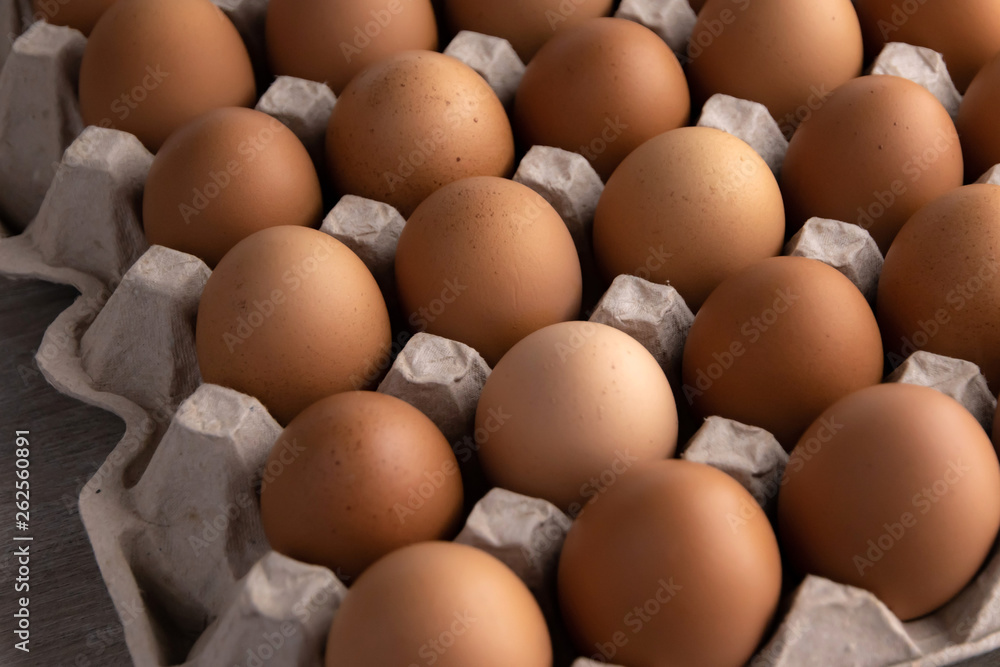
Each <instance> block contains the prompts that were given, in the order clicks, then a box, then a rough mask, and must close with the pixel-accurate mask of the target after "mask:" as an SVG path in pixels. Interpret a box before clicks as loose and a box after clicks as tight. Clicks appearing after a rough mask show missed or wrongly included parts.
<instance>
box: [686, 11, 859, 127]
mask: <svg viewBox="0 0 1000 667" xmlns="http://www.w3.org/2000/svg"><path fill="white" fill-rule="evenodd" d="M687 57H688V61H687V70H688V78H689V81H690V84H691V92H692V96H693V97H694V99H695V101H696V103H697V104H701V103H704V102H705V101H706V100H707V99H708V98H709V97H711V96H712V95H715V94H717V93H723V94H726V95H732V96H733V97H739V98H742V99H747V100H753V101H754V102H760V103H761V104H763V105H764V106H766V107H767V109H768V111H770V112H771V115H772V116H774V118H775V120H777V121H778V125H779V126H780V127H781V129H782V130H783V131H784V132H785V134H791V132H792V131H793V130H794V129H795V127H796V126H797V125H798V123H799V121H800V120H801V118H802V117H803V116H804V115H806V114H808V112H809V111H810V110H812V109H816V108H817V107H819V106H821V105H822V104H823V102H824V101H825V99H826V97H827V96H828V95H829V93H830V91H832V90H833V89H834V88H837V87H838V86H840V85H841V84H843V83H846V82H847V81H849V80H851V79H853V78H854V77H856V76H858V75H859V74H861V64H862V59H863V58H864V48H863V45H862V40H861V26H860V25H859V23H858V17H857V15H856V14H855V13H854V7H853V6H852V4H851V0H809V2H801V1H800V0H763V1H762V0H708V1H707V2H705V3H704V7H702V9H701V11H700V12H699V13H698V21H697V23H696V24H695V27H694V32H693V33H692V35H691V40H690V42H689V43H688V49H687Z"/></svg>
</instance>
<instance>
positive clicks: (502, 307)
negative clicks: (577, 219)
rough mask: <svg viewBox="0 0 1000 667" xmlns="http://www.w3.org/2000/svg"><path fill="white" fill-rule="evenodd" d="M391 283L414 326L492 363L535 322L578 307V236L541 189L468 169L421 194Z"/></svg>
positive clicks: (565, 315)
mask: <svg viewBox="0 0 1000 667" xmlns="http://www.w3.org/2000/svg"><path fill="white" fill-rule="evenodd" d="M396 285H397V287H398V289H399V299H400V301H401V302H402V305H403V309H404V315H405V316H406V319H407V322H408V323H409V325H410V326H411V327H412V328H413V329H415V330H417V331H426V332H428V333H432V334H436V335H438V336H444V337H445V338H451V339H453V340H457V341H459V342H462V343H465V344H467V345H470V346H471V347H473V348H475V349H476V350H478V351H479V353H480V354H481V355H483V358H484V359H485V360H486V361H487V363H489V364H490V365H491V366H492V365H494V364H496V363H497V361H499V360H500V357H502V356H503V355H504V353H505V352H507V350H509V349H510V348H511V347H512V346H513V345H514V344H515V343H516V342H517V341H519V340H521V339H522V338H524V337H525V336H527V335H528V334H530V333H531V332H533V331H537V330H538V329H541V328H542V327H545V326H548V325H550V324H555V323H557V322H564V321H566V320H572V319H575V318H576V317H577V316H578V315H579V314H580V301H581V297H582V290H583V286H582V285H583V281H582V276H581V272H580V259H579V257H578V256H577V254H576V246H575V245H574V244H573V239H572V237H571V236H570V234H569V230H568V229H566V225H565V223H563V221H562V218H560V217H559V214H558V213H556V211H555V209H553V208H552V206H550V205H549V203H548V202H546V201H545V200H544V199H543V198H542V197H541V195H539V194H538V193H536V192H535V191H534V190H532V189H530V188H528V187H527V186H524V185H521V184H520V183H515V182H514V181H510V180H507V179H503V178H494V177H488V176H483V177H478V178H467V179H463V180H461V181H457V182H455V183H452V184H450V185H447V186H445V187H443V188H441V189H440V190H438V191H437V192H435V193H434V194H433V195H431V196H430V197H428V198H427V200H426V201H424V202H423V203H422V204H421V205H420V206H419V207H417V210H416V211H414V213H413V215H412V216H410V219H409V220H407V222H406V226H405V227H404V228H403V232H402V234H400V236H399V245H398V247H397V249H396Z"/></svg>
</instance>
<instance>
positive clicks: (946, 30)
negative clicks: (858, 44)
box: [856, 0, 1000, 92]
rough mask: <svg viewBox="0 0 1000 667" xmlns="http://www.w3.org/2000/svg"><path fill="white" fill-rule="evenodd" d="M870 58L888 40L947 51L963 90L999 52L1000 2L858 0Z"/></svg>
mask: <svg viewBox="0 0 1000 667" xmlns="http://www.w3.org/2000/svg"><path fill="white" fill-rule="evenodd" d="M856 4H857V10H858V16H859V17H860V18H861V27H862V29H863V30H864V35H865V46H866V48H867V50H868V53H869V54H870V55H871V57H873V58H874V57H875V56H876V55H878V52H879V51H881V50H882V46H883V45H885V44H887V43H888V42H906V43H907V44H915V45H917V46H926V47H927V48H930V49H933V50H935V51H937V52H939V53H941V54H943V55H944V59H945V63H946V64H947V65H948V70H949V71H950V72H951V76H952V78H953V79H954V80H955V86H957V87H958V90H959V91H960V92H965V89H966V87H968V85H969V82H970V81H972V78H973V77H974V76H975V75H976V72H978V71H979V68H980V67H982V66H983V65H985V64H986V63H987V62H988V61H989V60H990V59H991V58H992V57H993V56H994V55H995V54H996V53H997V52H1000V5H998V4H997V3H995V2H992V1H991V0H857V2H856Z"/></svg>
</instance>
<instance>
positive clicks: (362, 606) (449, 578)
mask: <svg viewBox="0 0 1000 667" xmlns="http://www.w3.org/2000/svg"><path fill="white" fill-rule="evenodd" d="M325 664H326V667H340V666H341V665H351V667H387V666H388V665H403V666H405V665H414V664H416V665H435V666H436V667H470V666H471V665H475V666H476V667H511V665H518V666H519V667H552V645H551V640H550V639H549V631H548V628H547V627H546V625H545V618H544V617H543V616H542V611H541V609H539V607H538V603H537V602H535V598H534V597H532V595H531V592H530V591H529V590H528V588H527V587H526V586H525V585H524V583H522V582H521V580H520V579H518V578H517V575H515V574H514V573H513V572H512V571H511V570H510V569H509V568H508V567H507V566H506V565H504V564H503V563H501V562H500V561H499V560H497V559H496V558H494V557H493V556H491V555H489V554H487V553H486V552H484V551H480V550H479V549H476V548H474V547H470V546H466V545H464V544H455V543H451V542H424V543H421V544H415V545H413V546H409V547H406V548H403V549H400V550H398V551H395V552H393V553H391V554H389V555H388V556H386V557H385V558H383V559H382V560H380V561H378V562H377V563H375V564H374V565H373V566H371V567H370V568H369V569H368V570H367V571H366V572H365V573H364V574H363V575H361V577H360V578H359V579H358V581H357V582H356V583H355V584H354V585H353V586H352V587H351V589H350V591H349V592H348V593H347V597H346V598H344V601H343V603H342V604H341V605H340V609H338V610H337V613H336V615H335V616H334V619H333V626H332V627H331V628H330V634H329V637H328V639H327V643H326V663H325Z"/></svg>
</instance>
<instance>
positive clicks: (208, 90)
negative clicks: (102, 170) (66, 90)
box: [80, 0, 257, 152]
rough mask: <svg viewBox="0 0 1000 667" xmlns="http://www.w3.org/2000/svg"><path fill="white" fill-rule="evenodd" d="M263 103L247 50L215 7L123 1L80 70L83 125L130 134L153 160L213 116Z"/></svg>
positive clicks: (189, 1) (202, 1)
mask: <svg viewBox="0 0 1000 667" xmlns="http://www.w3.org/2000/svg"><path fill="white" fill-rule="evenodd" d="M256 95H257V89H256V84H255V83H254V73H253V68H252V67H251V66H250V56H249V55H248V54H247V49H246V46H244V45H243V40H242V39H241V38H240V35H239V33H238V32H236V28H235V27H234V26H233V24H232V23H231V22H230V21H229V19H228V18H226V15H225V14H223V13H222V10H220V9H219V8H218V7H216V6H215V5H214V4H212V3H211V2H209V0H118V1H117V2H115V3H114V4H113V5H112V6H111V7H109V8H108V10H107V11H106V12H105V13H104V15H103V16H102V17H101V20H100V21H99V22H98V24H97V25H96V26H95V27H94V30H93V32H92V33H91V35H90V39H88V40H87V48H86V50H85V51H84V53H83V62H82V64H81V65H80V112H81V114H82V115H83V120H84V122H85V123H87V124H88V125H100V126H101V127H113V128H115V129H118V130H123V131H125V132H131V133H132V134H134V135H135V136H137V137H138V138H139V140H140V141H142V143H144V144H145V145H146V148H148V149H149V150H151V151H153V152H156V151H157V150H158V149H159V148H160V146H161V145H162V144H163V142H164V141H166V139H167V137H168V136H170V134H171V133H172V132H173V131H174V130H176V129H177V128H179V127H180V126H182V125H184V124H185V123H187V122H189V121H191V120H194V119H195V118H196V117H198V116H200V115H201V114H203V113H205V112H206V111H211V110H212V109H217V108H219V107H234V106H235V107H240V106H252V105H253V103H254V98H255V97H256Z"/></svg>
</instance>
